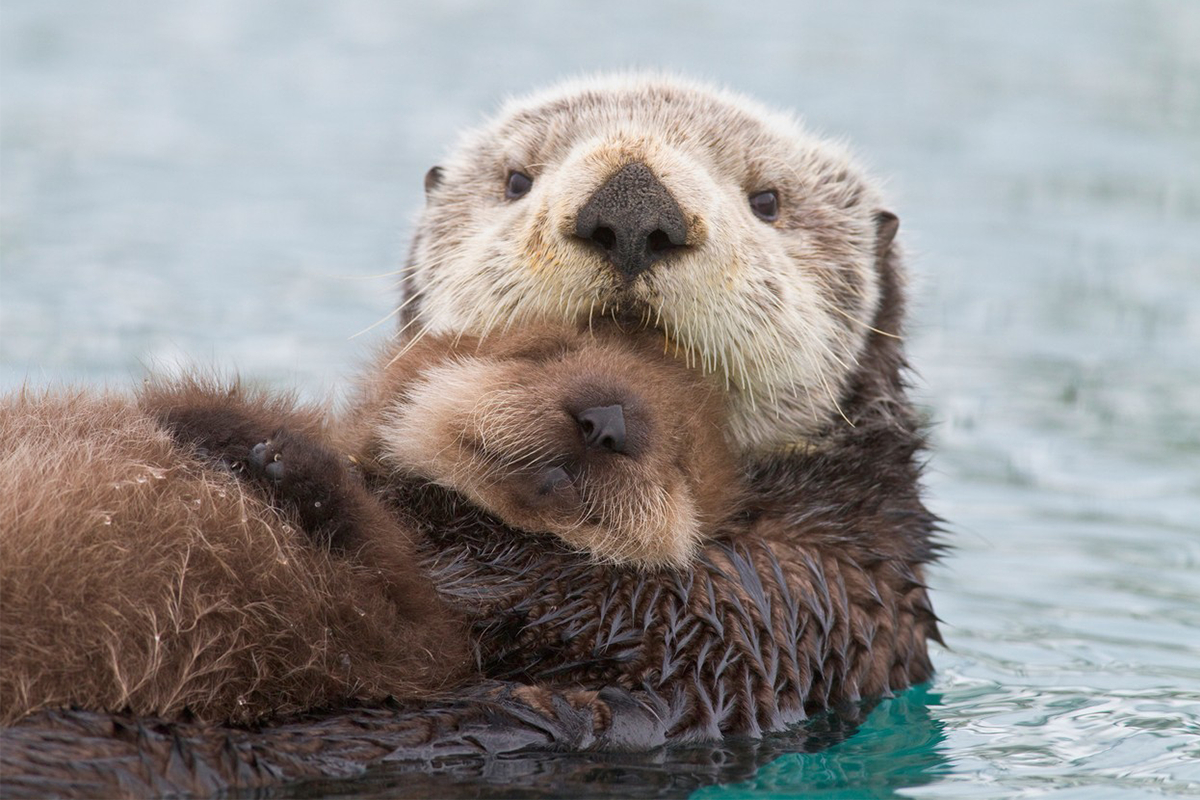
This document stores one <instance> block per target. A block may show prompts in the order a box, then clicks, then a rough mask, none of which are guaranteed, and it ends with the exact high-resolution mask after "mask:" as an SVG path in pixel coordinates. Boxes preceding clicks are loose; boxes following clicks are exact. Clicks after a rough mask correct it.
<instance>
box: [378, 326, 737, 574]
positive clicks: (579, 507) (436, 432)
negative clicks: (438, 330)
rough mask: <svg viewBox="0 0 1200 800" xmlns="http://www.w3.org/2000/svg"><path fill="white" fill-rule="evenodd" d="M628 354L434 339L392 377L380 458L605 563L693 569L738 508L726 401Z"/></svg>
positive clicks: (556, 344) (536, 336) (651, 359)
mask: <svg viewBox="0 0 1200 800" xmlns="http://www.w3.org/2000/svg"><path fill="white" fill-rule="evenodd" d="M631 344H632V343H631V342H627V341H618V340H608V341H604V340H596V339H589V338H588V337H586V336H584V335H582V334H577V333H575V332H573V331H570V332H568V331H561V332H560V333H558V334H555V333H548V332H547V331H545V330H544V329H541V330H536V331H531V332H522V333H521V334H512V335H510V336H508V337H504V338H503V339H501V338H500V337H496V338H495V339H492V340H488V341H486V342H482V343H481V342H479V341H477V340H470V339H463V340H461V341H458V342H457V343H454V342H452V337H445V338H444V339H442V340H439V339H437V338H434V337H430V338H428V339H427V340H426V341H424V342H422V343H420V344H419V345H418V346H416V347H414V348H410V349H407V350H406V351H405V352H404V353H403V355H401V356H400V357H399V359H398V360H397V361H396V363H394V364H392V365H391V366H390V367H389V369H391V370H395V371H396V374H398V375H404V376H405V377H404V378H403V379H402V383H401V384H400V385H397V386H395V387H394V388H393V392H394V399H393V400H392V401H391V402H390V405H389V406H388V407H387V408H386V410H385V411H384V413H383V414H382V415H381V417H380V422H379V423H378V424H377V426H376V434H375V435H376V436H377V438H378V439H379V440H380V441H381V442H382V446H381V448H380V449H381V453H380V455H381V458H382V460H384V461H385V462H388V463H390V464H391V465H392V466H393V467H396V468H400V469H402V470H404V471H407V472H410V473H415V474H417V475H420V476H422V477H425V478H427V479H430V480H432V481H434V482H436V483H439V484H441V485H444V486H448V487H450V488H453V489H455V490H457V491H459V492H460V493H462V494H464V495H465V496H466V497H468V498H469V499H470V500H471V501H472V502H474V503H475V504H477V505H479V506H481V507H482V508H485V509H487V510H488V511H490V512H492V513H493V514H495V515H496V516H498V517H500V519H502V520H504V522H505V523H507V524H508V525H510V526H512V527H515V528H519V529H522V530H526V531H532V532H544V533H551V534H554V535H556V536H558V537H559V538H561V539H563V540H564V541H566V542H567V543H568V544H570V545H572V546H573V547H576V548H578V549H580V550H584V551H587V552H589V553H591V554H592V555H593V556H595V557H597V558H599V559H601V560H606V561H610V562H614V563H632V564H637V565H640V566H643V567H658V566H671V565H683V564H685V563H687V562H688V560H689V559H690V558H691V556H692V555H693V554H694V552H695V551H696V549H697V547H698V546H699V545H700V543H701V539H702V531H705V530H711V529H712V528H713V527H714V525H715V523H716V522H718V521H719V518H720V517H721V516H722V515H723V514H725V513H726V512H727V509H728V507H729V506H730V505H732V503H731V497H730V495H731V492H732V490H733V487H734V486H735V485H736V475H735V474H734V473H733V466H732V465H733V461H734V460H733V458H732V456H731V455H730V453H729V451H728V449H727V447H726V446H725V443H724V436H723V428H722V423H723V416H722V414H721V413H720V412H721V407H722V400H723V397H722V393H721V392H720V390H719V389H718V388H716V387H713V386H712V385H711V384H709V383H707V382H705V381H704V380H703V379H701V378H700V377H699V376H697V375H695V374H694V373H692V372H689V371H688V370H686V369H685V368H684V367H682V366H681V365H679V364H677V363H675V362H673V361H672V360H670V359H667V358H664V357H663V356H662V352H661V344H659V349H658V351H657V352H652V351H650V350H649V349H648V348H638V347H636V346H635V347H631Z"/></svg>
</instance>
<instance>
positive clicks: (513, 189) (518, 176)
mask: <svg viewBox="0 0 1200 800" xmlns="http://www.w3.org/2000/svg"><path fill="white" fill-rule="evenodd" d="M532 188H533V178H531V177H529V176H528V175H526V174H525V173H524V172H510V173H508V184H507V185H506V186H505V187H504V196H505V197H507V198H508V199H509V200H516V199H517V198H518V197H524V196H525V195H526V194H528V193H529V190H530V189H532Z"/></svg>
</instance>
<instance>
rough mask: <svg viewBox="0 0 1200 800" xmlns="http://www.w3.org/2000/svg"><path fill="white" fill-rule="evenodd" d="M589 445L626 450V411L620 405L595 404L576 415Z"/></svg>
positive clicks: (615, 451) (619, 451)
mask: <svg viewBox="0 0 1200 800" xmlns="http://www.w3.org/2000/svg"><path fill="white" fill-rule="evenodd" d="M575 419H576V420H577V421H578V422H579V430H581V431H582V432H583V441H584V442H586V443H587V446H588V447H603V448H606V449H608V450H612V451H613V452H614V453H624V452H625V411H624V410H623V409H622V408H621V406H620V405H615V406H593V407H592V408H589V409H587V410H585V411H581V412H579V415H578V416H577V417H575Z"/></svg>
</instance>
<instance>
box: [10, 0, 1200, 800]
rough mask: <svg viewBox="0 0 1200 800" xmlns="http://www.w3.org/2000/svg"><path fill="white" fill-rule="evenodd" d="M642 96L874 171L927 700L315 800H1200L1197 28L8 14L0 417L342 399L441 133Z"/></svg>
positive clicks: (248, 13) (535, 12)
mask: <svg viewBox="0 0 1200 800" xmlns="http://www.w3.org/2000/svg"><path fill="white" fill-rule="evenodd" d="M631 66H632V67H651V68H658V67H661V68H667V69H672V70H678V71H681V72H685V73H687V74H690V75H697V76H700V77H706V78H710V79H713V80H715V81H719V82H723V83H727V84H729V85H731V86H733V87H735V88H737V89H740V90H742V91H745V92H747V93H750V94H753V95H756V96H758V97H760V98H762V99H764V100H766V101H768V102H771V103H774V104H776V105H781V106H785V107H788V108H792V109H795V110H796V111H797V112H799V113H800V114H802V115H803V116H804V117H805V119H806V120H807V121H808V123H809V124H810V125H811V126H812V127H813V128H815V129H817V130H820V131H823V132H825V133H828V134H831V135H836V136H842V137H845V138H846V139H848V140H849V141H851V142H852V143H853V144H854V146H855V147H856V149H857V150H858V151H859V152H860V153H861V154H862V155H863V156H864V158H865V159H866V161H867V162H868V163H869V164H871V165H872V167H873V169H874V171H875V172H876V173H878V174H880V175H883V176H886V177H887V178H888V180H889V184H888V185H889V189H890V193H891V195H892V197H893V199H894V210H895V211H896V212H897V213H898V214H899V215H900V217H901V220H902V233H901V236H902V237H903V241H904V242H905V243H906V245H907V248H908V252H909V253H910V254H911V259H910V261H911V264H912V267H913V270H914V273H915V275H916V278H915V280H914V284H913V293H914V298H915V302H914V304H913V311H912V323H911V328H910V335H909V339H910V348H911V355H912V358H913V361H914V363H915V365H916V367H917V371H918V373H919V376H918V384H917V394H918V396H919V398H920V401H921V403H922V405H923V406H924V407H926V408H927V409H928V410H929V413H930V414H931V416H932V417H933V419H934V420H935V421H936V428H935V431H934V449H933V454H932V457H931V460H930V465H929V470H928V485H929V501H930V504H931V506H932V507H933V508H934V510H935V511H936V512H937V513H939V514H940V515H942V516H943V517H945V518H946V519H947V520H948V539H949V540H950V542H951V543H952V544H953V546H954V550H953V552H952V553H951V554H950V555H949V556H948V557H947V559H946V560H945V562H944V563H943V564H942V565H941V566H939V567H938V568H937V569H936V570H934V573H933V575H932V578H931V580H932V583H933V586H934V587H935V590H936V591H935V594H934V603H935V606H936V608H937V610H938V612H939V614H940V615H941V616H942V617H943V618H944V619H945V626H944V628H943V631H944V634H945V637H946V641H947V642H948V644H949V647H948V648H946V649H942V648H938V649H937V650H936V652H935V654H934V657H935V662H936V664H937V667H938V675H937V677H936V679H935V680H934V681H933V682H932V683H931V684H930V685H927V686H923V687H917V688H915V689H913V690H911V691H910V692H907V693H905V694H903V695H901V696H900V697H897V698H894V699H891V700H887V701H885V702H883V703H882V704H881V705H880V706H879V707H878V708H877V709H876V710H875V711H874V712H873V714H872V715H871V716H870V717H869V718H868V720H867V721H866V723H865V724H864V725H863V726H862V727H861V728H860V729H858V730H857V731H855V732H845V731H843V732H842V733H840V734H838V735H829V736H828V738H827V739H826V740H822V739H821V736H820V735H815V736H810V737H808V738H807V739H806V740H805V741H806V742H808V744H806V745H804V746H801V745H800V744H798V743H795V744H789V742H793V741H795V742H798V741H799V740H789V739H787V738H786V737H785V738H783V739H781V740H779V741H776V742H774V743H773V744H772V745H771V747H772V748H774V749H764V748H763V747H762V746H749V745H747V746H742V745H738V744H737V743H731V744H730V745H729V746H728V747H727V748H725V749H723V750H722V751H721V754H720V759H717V760H721V759H724V760H723V761H721V764H722V765H724V766H722V767H721V768H719V769H714V768H713V766H712V765H713V763H715V762H714V759H716V758H717V757H716V756H715V755H714V752H715V751H714V752H705V753H703V754H700V755H699V756H698V755H697V754H696V753H690V754H689V753H673V754H667V755H665V756H660V757H658V758H657V760H653V761H650V762H645V763H642V762H639V763H636V764H631V763H626V762H620V761H619V760H618V761H617V762H613V763H609V764H607V765H606V764H604V763H599V762H595V760H593V762H595V763H593V764H592V767H594V769H591V770H590V771H588V772H587V773H586V776H585V779H584V781H585V783H586V786H588V787H589V789H588V790H587V791H582V790H580V789H579V786H580V785H583V784H580V783H579V782H578V776H579V774H581V773H580V772H579V770H578V764H575V765H574V766H573V767H572V768H571V769H559V767H558V766H556V765H557V764H559V763H560V762H556V761H555V760H553V759H548V758H541V759H540V760H539V759H537V758H532V759H529V760H528V761H527V763H524V764H509V765H508V767H507V768H508V770H509V771H508V772H504V771H501V772H495V771H492V772H488V771H487V770H481V771H480V775H479V778H478V784H477V785H471V784H460V785H458V786H454V787H451V786H448V785H446V784H438V783H437V782H436V777H435V778H433V779H431V780H432V781H433V782H431V783H424V784H417V783H414V782H413V779H412V778H410V777H402V776H399V775H392V774H390V773H389V772H388V770H386V769H381V770H374V771H372V772H371V773H369V774H368V776H365V777H364V778H363V779H361V780H358V781H349V782H345V781H344V782H339V783H335V784H326V785H321V786H313V787H309V788H308V790H307V791H309V792H310V793H320V794H338V795H342V796H414V793H416V794H417V795H419V794H421V793H422V792H424V793H430V792H433V791H445V792H451V791H453V792H455V793H459V794H464V795H470V794H472V793H475V794H479V795H487V796H519V795H522V794H529V795H536V796H543V797H553V796H556V795H557V794H559V793H562V792H563V791H565V790H566V788H569V789H570V792H571V794H572V795H573V796H576V797H583V796H587V795H593V796H601V795H604V794H610V795H626V794H635V793H636V794H642V795H654V794H659V795H674V796H680V795H686V794H688V793H694V796H696V797H703V798H706V800H715V799H716V798H724V799H726V800H728V799H729V798H765V797H786V796H804V797H839V798H843V797H844V798H856V797H893V796H896V797H921V798H925V797H928V798H938V797H980V798H1008V797H1055V798H1080V800H1092V799H1093V798H1098V799H1103V798H1137V797H1161V796H1169V797H1182V796H1200V5H1198V4H1196V3H1194V2H1191V1H1190V0H1178V1H1177V2H1162V1H1158V0H1124V1H1117V0H1108V1H1096V2H1083V1H1082V0H1059V1H1058V2H1054V3H1045V2H1032V1H1030V0H1024V1H1018V2H1011V3H1003V4H998V3H997V4H952V3H946V2H935V1H934V0H915V1H911V2H906V3H903V4H888V3H884V2H866V3H860V2H848V3H840V4H825V3H817V2H807V1H806V2H795V1H791V2H787V1H785V0H763V2H759V3H755V4H746V3H733V2H730V3H707V2H682V0H674V1H669V2H663V3H657V4H652V3H645V2H640V3H639V2H629V1H628V0H615V1H614V2H607V3H603V4H600V3H578V4H568V3H557V2H550V1H549V0H546V2H528V3H527V2H513V3H503V4H499V3H484V2H474V1H473V0H452V2H446V3H440V4H437V5H432V4H427V5H422V6H417V5H416V4H402V3H392V2H386V1H385V0H358V1H357V2H354V3H340V4H326V3H316V2H283V1H282V0H278V1H277V2H243V1H242V0H213V1H212V2H205V3H190V4H165V3H153V2H149V1H148V0H147V1H146V2H136V3H133V2H111V3H107V2H106V3H94V2H90V1H89V0H73V1H65V0H64V1H62V2H54V1H51V0H25V1H20V0H5V2H4V4H3V6H0V389H5V390H6V389H11V388H13V387H16V386H19V385H21V384H22V383H25V382H28V383H31V384H35V385H42V384H47V383H61V382H80V381H84V382H89V383H94V384H100V383H103V384H107V385H113V386H121V385H126V384H128V383H130V382H131V381H132V380H136V379H137V377H138V376H140V375H141V374H142V373H143V371H144V369H145V368H146V366H160V367H161V366H164V365H170V364H172V363H176V362H194V361H201V362H204V363H212V364H215V365H218V366H221V367H225V368H232V367H236V368H237V369H239V370H240V371H241V372H242V373H243V374H247V375H253V376H256V377H260V378H262V379H264V380H267V381H270V382H273V383H275V384H278V385H281V386H291V385H297V386H300V387H302V389H303V390H304V391H305V392H306V393H308V394H313V395H319V394H324V393H328V392H336V391H337V387H338V386H339V383H340V382H341V381H342V380H343V379H344V378H345V376H347V375H349V374H351V373H352V372H353V370H354V368H355V365H356V364H357V363H358V360H359V359H360V358H362V357H363V354H364V353H365V352H366V350H367V345H368V343H369V342H370V341H374V340H377V339H378V338H379V337H380V336H381V335H382V332H383V331H386V330H387V329H388V326H389V320H388V319H387V316H388V314H389V312H390V311H391V309H392V308H393V306H394V302H395V298H396V293H395V289H394V283H395V276H394V275H390V273H394V271H395V270H396V269H397V267H398V266H399V264H400V262H401V261H402V259H403V255H404V251H405V243H406V239H407V235H408V232H409V224H410V223H409V220H410V219H411V217H412V215H413V213H414V212H415V210H416V209H417V208H418V206H419V203H420V202H421V178H422V176H423V174H424V172H425V170H426V169H427V168H428V167H429V166H430V165H432V164H434V163H436V161H437V159H438V158H439V157H440V155H441V154H442V153H443V152H445V150H446V149H447V148H448V147H449V145H450V143H451V142H452V141H453V137H454V134H455V132H456V131H457V130H459V129H460V128H461V127H463V126H464V125H467V124H470V123H473V122H475V121H477V120H479V119H481V118H482V117H483V115H484V114H486V113H487V112H488V111H490V110H491V109H493V108H494V107H495V105H496V103H497V102H498V101H499V99H501V98H502V97H503V96H504V95H506V94H507V93H511V92H520V91H523V90H526V89H529V88H532V87H536V86H538V85H541V84H544V83H546V82H549V81H552V80H554V79H556V78H559V77H562V76H566V75H572V74H578V73H581V72H586V71H593V70H599V69H614V68H624V67H631ZM374 323H381V324H380V325H379V326H378V327H376V328H374V329H370V330H367V329H368V328H370V326H372V325H373V324H374ZM363 331H365V332H364V333H362V335H360V336H356V334H359V333H360V332H363ZM847 734H850V735H847ZM822 741H823V743H822ZM813 742H817V745H814V744H813ZM789 748H790V749H789ZM764 754H766V755H765V756H764ZM767 756H769V757H767ZM702 762H703V764H702ZM568 772H569V773H570V774H571V775H574V776H576V777H575V778H571V779H570V780H576V783H575V784H569V783H568V782H567V781H568V778H567V777H564V775H566V774H567V773H568ZM556 781H559V782H558V783H556ZM505 785H511V786H514V787H516V788H512V789H505V788H504V787H505ZM506 792H507V793H508V794H506Z"/></svg>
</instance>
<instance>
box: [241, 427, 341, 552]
mask: <svg viewBox="0 0 1200 800" xmlns="http://www.w3.org/2000/svg"><path fill="white" fill-rule="evenodd" d="M243 474H244V476H245V477H247V478H249V479H251V480H255V481H257V482H258V483H259V484H260V485H262V486H264V487H266V488H267V489H268V490H269V492H270V494H271V496H272V497H273V498H274V499H275V502H276V503H277V504H278V505H279V506H281V507H282V508H284V509H286V510H288V511H292V512H294V513H295V514H296V516H297V517H298V519H299V522H300V524H301V525H302V526H303V527H304V529H305V531H307V532H308V534H309V535H310V536H312V537H314V538H316V539H318V540H319V541H322V542H324V543H325V544H327V545H336V544H340V541H339V539H340V536H341V528H342V527H343V526H345V525H347V524H348V518H349V517H352V514H351V508H350V507H349V506H351V505H352V501H351V500H350V499H349V495H350V491H351V490H350V486H349V483H350V481H352V480H353V478H352V476H351V475H350V473H349V469H348V467H347V465H346V464H344V463H343V461H342V459H341V458H340V457H338V456H337V454H335V453H334V452H333V451H331V450H329V449H328V448H327V447H325V446H324V445H322V444H321V443H320V442H317V441H315V440H313V439H309V438H308V437H306V436H303V435H301V434H296V433H291V432H289V431H287V430H280V431H276V433H275V434H274V435H272V436H271V438H270V439H267V440H266V441H263V442H259V443H258V444H256V445H254V447H252V448H250V453H249V455H248V457H247V458H246V463H245V472H244V473H243Z"/></svg>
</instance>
